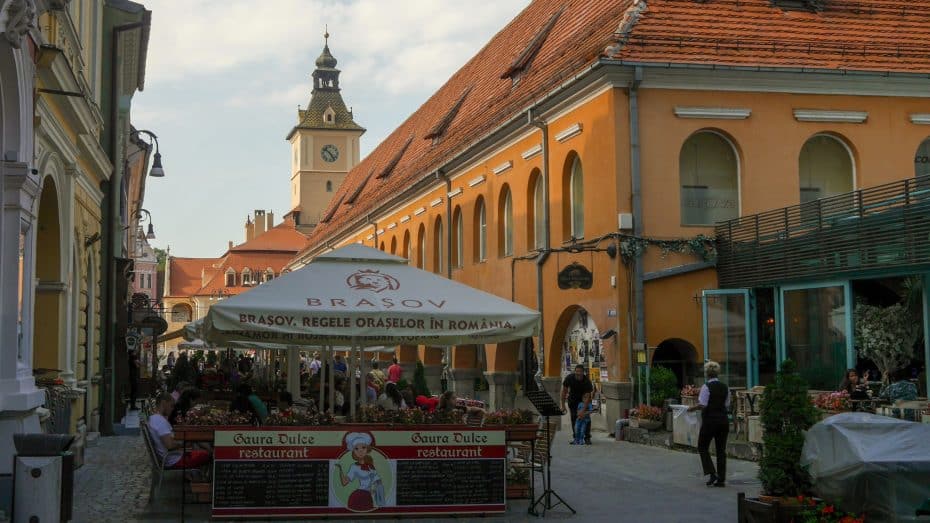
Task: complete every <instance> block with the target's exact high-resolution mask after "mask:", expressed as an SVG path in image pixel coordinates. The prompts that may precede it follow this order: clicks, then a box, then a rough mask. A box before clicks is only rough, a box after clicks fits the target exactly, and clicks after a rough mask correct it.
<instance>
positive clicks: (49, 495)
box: [13, 434, 74, 523]
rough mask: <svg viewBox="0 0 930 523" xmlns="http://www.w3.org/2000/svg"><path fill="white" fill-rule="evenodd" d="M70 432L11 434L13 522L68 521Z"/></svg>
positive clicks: (71, 471)
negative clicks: (13, 451) (13, 450)
mask: <svg viewBox="0 0 930 523" xmlns="http://www.w3.org/2000/svg"><path fill="white" fill-rule="evenodd" d="M73 441H74V436H71V435H69V434H14V435H13V445H14V446H15V447H16V456H15V458H14V461H13V521H14V523H31V522H35V521H38V522H40V523H56V522H66V521H70V520H71V513H72V508H73V504H74V503H73V501H74V499H73V498H74V455H73V454H72V453H71V452H69V451H68V448H69V447H70V446H71V443H72V442H73Z"/></svg>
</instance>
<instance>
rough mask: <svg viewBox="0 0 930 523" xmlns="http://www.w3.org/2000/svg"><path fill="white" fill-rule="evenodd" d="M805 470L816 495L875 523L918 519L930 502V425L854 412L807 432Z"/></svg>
mask: <svg viewBox="0 0 930 523" xmlns="http://www.w3.org/2000/svg"><path fill="white" fill-rule="evenodd" d="M801 464H802V465H805V466H808V467H809V470H810V473H811V476H812V477H813V479H814V490H815V492H816V493H817V494H818V495H820V496H821V497H823V498H824V499H827V500H830V501H831V502H835V503H836V504H837V505H838V506H839V507H840V508H841V509H843V510H846V511H850V512H856V513H860V512H865V513H866V514H867V516H869V517H867V519H868V520H869V521H896V520H897V519H898V518H899V516H908V517H910V518H913V517H914V511H915V510H916V509H917V507H918V506H920V504H921V503H922V502H923V501H924V500H925V499H927V498H930V425H928V424H922V423H914V422H910V421H904V420H899V419H894V418H889V417H887V416H877V415H875V414H867V413H860V412H848V413H843V414H837V415H835V416H830V417H828V418H826V419H825V420H823V421H821V422H820V423H818V424H816V425H814V426H813V427H811V428H810V430H808V431H807V435H806V437H805V440H804V450H803V453H802V456H801Z"/></svg>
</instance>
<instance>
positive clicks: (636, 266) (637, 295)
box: [629, 66, 649, 375]
mask: <svg viewBox="0 0 930 523" xmlns="http://www.w3.org/2000/svg"><path fill="white" fill-rule="evenodd" d="M642 81H643V68H642V67H639V66H637V67H636V68H635V69H634V70H633V80H632V81H631V82H630V88H629V93H630V96H629V98H630V186H631V187H630V189H631V192H632V200H633V202H632V207H633V235H634V236H637V237H642V235H643V200H642V172H641V164H640V137H639V86H640V84H641V83H642ZM633 307H634V309H635V323H634V328H633V340H634V341H635V342H636V343H645V342H646V318H645V315H644V313H645V310H644V309H645V298H644V296H643V264H642V261H641V260H633ZM629 355H630V374H631V375H632V372H633V347H632V345H631V346H630V350H629ZM646 364H647V365H649V362H648V361H647V362H646Z"/></svg>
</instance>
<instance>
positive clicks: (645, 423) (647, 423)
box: [638, 419, 665, 431]
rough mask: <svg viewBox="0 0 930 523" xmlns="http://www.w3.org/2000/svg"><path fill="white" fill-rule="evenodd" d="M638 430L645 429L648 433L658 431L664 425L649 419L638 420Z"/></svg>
mask: <svg viewBox="0 0 930 523" xmlns="http://www.w3.org/2000/svg"><path fill="white" fill-rule="evenodd" d="M638 426H639V428H641V429H646V430H648V431H653V430H658V429H660V428H661V427H663V426H665V423H662V422H661V421H657V420H651V419H641V420H639V425H638Z"/></svg>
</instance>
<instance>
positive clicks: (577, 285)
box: [559, 262, 594, 289]
mask: <svg viewBox="0 0 930 523" xmlns="http://www.w3.org/2000/svg"><path fill="white" fill-rule="evenodd" d="M593 284H594V273H592V272H591V271H590V270H588V268H587V267H585V266H584V265H582V264H580V263H578V262H572V263H570V264H568V265H566V266H565V268H564V269H562V270H561V271H559V288H560V289H590V288H591V286H592V285H593Z"/></svg>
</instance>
